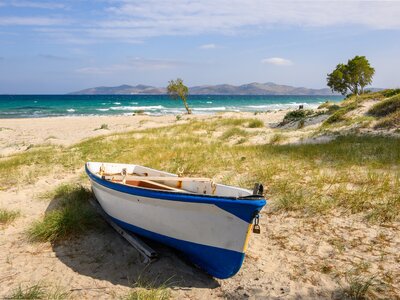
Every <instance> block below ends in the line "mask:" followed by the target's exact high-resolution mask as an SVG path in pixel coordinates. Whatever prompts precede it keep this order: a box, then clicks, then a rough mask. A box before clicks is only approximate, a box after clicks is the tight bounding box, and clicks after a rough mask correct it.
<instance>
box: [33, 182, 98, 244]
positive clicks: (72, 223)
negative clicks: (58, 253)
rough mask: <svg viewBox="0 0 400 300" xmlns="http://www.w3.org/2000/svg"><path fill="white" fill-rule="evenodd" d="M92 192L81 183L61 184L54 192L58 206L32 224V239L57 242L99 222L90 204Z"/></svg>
mask: <svg viewBox="0 0 400 300" xmlns="http://www.w3.org/2000/svg"><path fill="white" fill-rule="evenodd" d="M90 197H91V192H90V191H89V190H88V189H86V188H84V187H82V186H80V185H61V186H59V187H58V188H57V189H56V190H55V191H54V192H53V198H54V199H55V200H58V201H59V203H58V205H57V207H56V208H55V209H54V210H52V211H50V212H48V213H46V215H45V216H44V218H43V219H42V220H38V221H36V222H34V223H33V224H32V226H31V227H30V228H29V230H28V232H27V234H28V236H29V238H30V240H31V241H35V242H55V241H60V240H64V239H68V238H72V237H75V236H77V235H79V234H81V233H83V232H85V231H87V230H88V229H90V228H94V227H96V223H98V222H97V221H98V217H97V214H96V213H95V212H94V210H93V209H92V207H91V206H90V205H89V203H88V200H89V198H90Z"/></svg>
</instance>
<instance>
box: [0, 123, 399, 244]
mask: <svg viewBox="0 0 400 300" xmlns="http://www.w3.org/2000/svg"><path fill="white" fill-rule="evenodd" d="M252 120H254V119H247V118H219V117H216V118H213V119H211V120H202V121H190V122H189V123H186V124H175V125H171V126H168V127H164V128H153V129H146V130H143V131H132V132H128V133H118V134H113V135H109V136H101V137H96V138H91V139H88V140H85V141H82V142H80V143H78V144H76V145H74V146H72V147H68V148H62V149H60V148H55V147H52V148H44V149H42V150H37V149H36V150H35V149H32V152H35V151H44V152H45V155H44V157H41V158H38V157H36V156H37V155H38V153H37V152H36V153H34V154H30V153H29V152H28V153H22V154H16V155H14V156H12V157H10V158H8V159H3V160H2V161H1V163H2V164H3V165H5V166H7V169H8V170H9V172H11V171H10V170H11V169H12V168H11V167H10V166H11V165H12V166H13V168H14V169H17V170H18V169H23V168H24V166H25V164H27V163H29V162H30V160H29V158H32V157H34V158H36V161H37V162H36V164H31V167H32V170H33V171H34V172H36V171H38V172H39V173H40V174H44V173H45V171H44V170H47V171H48V170H50V169H51V168H52V167H53V166H54V165H57V166H59V167H61V168H64V169H67V170H77V169H79V168H81V167H82V166H83V164H84V163H85V162H86V161H112V162H121V163H136V164H141V165H145V166H149V167H152V168H156V169H161V170H165V171H168V172H172V173H176V172H177V170H178V169H182V168H183V169H184V173H185V175H189V176H207V177H210V178H214V179H215V180H216V181H219V182H221V183H225V184H232V185H239V186H243V187H247V188H251V187H252V186H253V184H254V183H255V182H262V183H264V184H265V186H266V190H267V198H268V199H269V200H270V207H273V208H274V211H276V212H280V211H297V212H302V213H304V212H306V213H307V214H310V215H313V214H325V213H328V212H329V211H331V210H332V209H337V210H339V211H341V212H342V213H344V214H358V213H361V214H362V215H363V216H364V218H365V220H366V221H369V222H377V223H381V222H391V221H394V220H398V218H399V214H398V210H397V211H396V210H395V209H396V208H397V207H398V201H397V199H396V195H397V194H396V192H395V191H396V190H398V189H399V187H400V183H399V181H400V179H399V175H398V174H399V165H400V139H397V138H394V137H381V136H367V135H364V136H356V135H347V136H341V137H338V138H336V139H334V140H332V141H330V142H327V143H323V144H293V145H280V143H281V142H282V141H283V140H284V137H285V136H284V134H283V133H281V132H278V133H274V134H273V135H272V136H271V137H270V138H269V143H268V144H263V145H251V144H245V141H246V139H247V138H249V137H251V136H254V135H257V132H254V131H252V129H251V128H249V124H250V122H252ZM217 131H219V132H220V134H221V135H220V138H217V137H216V136H215V134H216V132H217ZM233 138H235V139H236V140H238V141H241V142H240V143H239V142H238V141H236V143H234V144H232V143H231V142H230V141H231V139H233ZM267 141H268V139H267ZM8 160H10V162H9V161H8ZM42 167H43V169H41V168H42ZM39 169H41V170H39ZM1 172H3V171H0V182H2V183H3V184H5V183H7V182H8V184H11V183H12V181H10V180H9V179H7V178H6V177H5V174H6V173H5V172H4V173H1ZM69 211H70V209H66V208H65V209H63V210H62V212H60V211H55V212H53V213H49V214H48V215H46V217H45V219H46V218H47V219H46V221H43V222H44V223H43V222H42V223H38V224H41V225H42V226H44V228H43V232H51V230H49V229H48V228H51V227H54V226H55V227H57V226H58V225H57V224H60V223H62V222H61V220H64V221H66V220H68V219H69V217H68V212H69ZM65 218H66V219H65ZM36 226H37V227H36V229H37V230H36V231H32V232H31V234H32V235H35V233H34V232H36V233H39V232H42V230H39V229H40V228H41V226H40V225H36ZM39 236H43V238H44V239H45V240H49V239H50V240H53V239H55V238H56V237H55V236H53V235H52V234H49V235H46V234H43V235H42V234H41V233H40V234H38V238H39ZM39 239H40V238H39Z"/></svg>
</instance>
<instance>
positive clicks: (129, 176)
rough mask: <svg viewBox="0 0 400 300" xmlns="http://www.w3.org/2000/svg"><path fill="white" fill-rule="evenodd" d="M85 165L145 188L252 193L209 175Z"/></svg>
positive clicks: (231, 194)
mask: <svg viewBox="0 0 400 300" xmlns="http://www.w3.org/2000/svg"><path fill="white" fill-rule="evenodd" d="M87 168H88V169H89V171H90V172H91V173H92V174H94V175H96V176H98V177H100V178H102V179H103V180H108V181H112V182H115V183H118V184H124V185H129V186H134V187H141V188H146V189H153V190H161V191H172V192H177V193H192V194H202V195H215V196H222V197H235V198H239V197H246V196H251V195H252V194H253V193H252V191H250V190H246V189H242V188H238V187H233V186H227V185H223V184H217V183H215V182H214V181H213V180H212V179H210V178H197V177H196V178H194V177H180V176H178V175H176V174H172V173H168V172H163V171H159V170H155V169H151V168H147V167H143V166H138V165H129V164H114V163H100V162H88V163H87Z"/></svg>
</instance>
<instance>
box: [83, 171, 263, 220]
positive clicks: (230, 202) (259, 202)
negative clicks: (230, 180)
mask: <svg viewBox="0 0 400 300" xmlns="http://www.w3.org/2000/svg"><path fill="white" fill-rule="evenodd" d="M85 169H86V173H87V174H88V176H89V177H90V179H91V180H93V181H95V182H97V183H98V184H100V185H102V186H105V187H107V188H109V189H112V190H115V191H118V192H122V193H126V194H129V195H137V196H141V197H147V198H155V199H160V200H162V199H164V200H171V201H181V202H194V203H208V204H214V205H216V206H218V207H219V208H221V209H223V210H225V211H227V212H229V213H231V214H233V215H235V216H237V217H238V218H240V219H242V220H244V221H246V222H248V223H251V222H252V220H253V218H254V216H255V214H256V213H258V212H259V211H260V210H261V209H262V208H263V206H264V205H265V204H266V201H265V199H262V198H261V199H246V200H244V199H236V198H233V197H231V198H229V197H218V196H212V195H200V194H189V193H188V194H185V193H175V192H169V191H156V190H149V189H146V188H140V187H134V186H128V185H122V184H119V183H115V182H111V181H108V180H103V179H101V178H99V177H98V176H96V175H94V174H92V173H91V172H90V170H89V169H88V167H87V165H86V164H85Z"/></svg>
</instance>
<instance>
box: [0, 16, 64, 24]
mask: <svg viewBox="0 0 400 300" xmlns="http://www.w3.org/2000/svg"><path fill="white" fill-rule="evenodd" d="M64 24H66V20H64V19H55V18H46V17H2V18H0V26H51V25H64Z"/></svg>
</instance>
